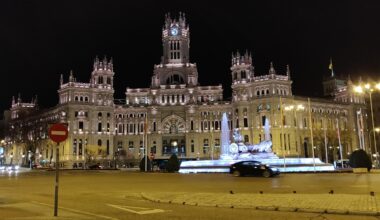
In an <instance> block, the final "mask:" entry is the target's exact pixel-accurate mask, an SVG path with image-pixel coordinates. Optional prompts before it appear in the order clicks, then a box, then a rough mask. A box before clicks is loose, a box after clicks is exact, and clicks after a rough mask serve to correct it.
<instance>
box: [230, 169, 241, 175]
mask: <svg viewBox="0 0 380 220" xmlns="http://www.w3.org/2000/svg"><path fill="white" fill-rule="evenodd" d="M232 175H234V176H241V173H240V171H239V170H234V172H233V173H232Z"/></svg>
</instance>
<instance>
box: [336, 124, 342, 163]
mask: <svg viewBox="0 0 380 220" xmlns="http://www.w3.org/2000/svg"><path fill="white" fill-rule="evenodd" d="M336 129H337V130H338V143H339V151H340V152H339V153H340V159H341V160H342V168H343V152H342V151H343V150H342V143H341V142H340V129H339V119H338V118H337V119H336Z"/></svg>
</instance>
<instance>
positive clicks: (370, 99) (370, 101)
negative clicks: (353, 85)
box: [369, 89, 377, 155]
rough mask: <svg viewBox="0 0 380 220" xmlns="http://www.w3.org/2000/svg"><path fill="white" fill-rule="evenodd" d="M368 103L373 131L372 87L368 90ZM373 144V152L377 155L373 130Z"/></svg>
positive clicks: (373, 129)
mask: <svg viewBox="0 0 380 220" xmlns="http://www.w3.org/2000/svg"><path fill="white" fill-rule="evenodd" d="M369 103H370V106H371V118H372V131H375V123H374V120H373V107H372V89H371V90H369ZM373 145H374V147H375V154H376V155H377V145H376V135H375V132H373Z"/></svg>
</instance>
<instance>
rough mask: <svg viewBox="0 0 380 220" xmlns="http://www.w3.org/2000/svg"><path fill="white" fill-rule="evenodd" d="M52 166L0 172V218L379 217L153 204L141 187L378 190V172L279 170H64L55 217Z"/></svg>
mask: <svg viewBox="0 0 380 220" xmlns="http://www.w3.org/2000/svg"><path fill="white" fill-rule="evenodd" d="M54 175H55V173H54V172H52V171H32V172H25V173H18V174H15V173H13V174H8V173H0V219H119V220H123V219H191V220H193V219H233V220H236V219H237V218H238V219H264V220H265V219H281V220H282V219H284V218H287V219H313V220H319V219H321V220H322V219H355V220H356V219H378V218H375V217H370V216H348V215H330V214H323V215H321V214H313V213H297V212H276V211H258V210H250V209H231V208H214V207H197V206H187V205H175V204H162V203H159V204H158V203H152V202H150V201H147V200H144V199H143V198H142V197H141V194H140V193H141V192H144V193H146V194H149V192H190V193H191V192H217V193H224V192H225V193H229V191H230V190H233V191H234V192H235V193H239V192H240V193H258V192H259V191H263V192H264V193H292V192H293V191H297V193H328V192H329V191H330V190H334V193H345V194H368V193H369V192H370V191H374V192H375V193H376V194H377V193H380V174H360V175H358V174H352V173H325V174H282V175H280V176H279V177H275V178H261V177H242V178H239V177H232V176H230V175H228V174H178V173H140V172H127V171H62V172H61V173H60V185H59V187H60V188H59V207H60V210H59V213H58V215H59V216H60V217H59V218H54V217H52V216H53V208H52V205H53V204H54V182H55V178H54Z"/></svg>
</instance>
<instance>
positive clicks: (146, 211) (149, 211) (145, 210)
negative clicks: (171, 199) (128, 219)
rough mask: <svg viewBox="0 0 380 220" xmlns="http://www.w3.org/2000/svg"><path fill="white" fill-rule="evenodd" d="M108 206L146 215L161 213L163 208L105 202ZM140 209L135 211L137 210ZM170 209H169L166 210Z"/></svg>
mask: <svg viewBox="0 0 380 220" xmlns="http://www.w3.org/2000/svg"><path fill="white" fill-rule="evenodd" d="M107 205H108V206H111V207H114V208H116V209H121V210H124V211H127V212H132V213H135V214H139V215H146V214H154V213H163V212H165V210H163V209H151V208H144V207H135V206H121V205H113V204H107ZM136 209H137V210H140V211H137V210H136ZM166 211H170V210H166Z"/></svg>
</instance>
